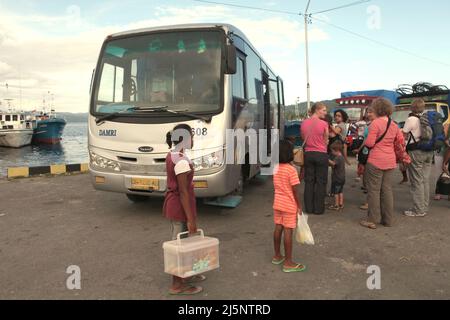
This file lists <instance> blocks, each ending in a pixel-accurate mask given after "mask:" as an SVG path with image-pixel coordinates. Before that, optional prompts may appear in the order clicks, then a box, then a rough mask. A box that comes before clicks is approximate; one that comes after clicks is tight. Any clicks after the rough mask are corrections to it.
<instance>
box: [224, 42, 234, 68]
mask: <svg viewBox="0 0 450 320" xmlns="http://www.w3.org/2000/svg"><path fill="white" fill-rule="evenodd" d="M225 73H226V74H235V73H236V47H235V46H233V45H232V44H229V45H227V57H226V68H225Z"/></svg>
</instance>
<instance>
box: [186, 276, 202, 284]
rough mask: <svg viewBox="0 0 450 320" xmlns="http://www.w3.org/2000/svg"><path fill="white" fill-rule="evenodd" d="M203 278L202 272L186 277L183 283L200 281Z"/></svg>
mask: <svg viewBox="0 0 450 320" xmlns="http://www.w3.org/2000/svg"><path fill="white" fill-rule="evenodd" d="M205 280H206V276H204V275H203V274H197V275H195V276H192V277H190V278H188V279H187V280H186V282H185V283H195V282H202V281H205Z"/></svg>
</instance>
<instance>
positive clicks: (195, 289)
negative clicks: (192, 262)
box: [169, 286, 203, 296]
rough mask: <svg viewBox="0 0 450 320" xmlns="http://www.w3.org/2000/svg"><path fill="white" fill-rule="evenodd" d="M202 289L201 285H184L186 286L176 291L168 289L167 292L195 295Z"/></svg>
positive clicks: (178, 294) (179, 294)
mask: <svg viewBox="0 0 450 320" xmlns="http://www.w3.org/2000/svg"><path fill="white" fill-rule="evenodd" d="M192 289H193V290H192ZM202 291H203V288H202V287H193V286H186V287H184V288H182V289H181V290H180V291H177V292H175V291H172V290H169V294H170V295H171V296H192V295H195V294H199V293H200V292H202Z"/></svg>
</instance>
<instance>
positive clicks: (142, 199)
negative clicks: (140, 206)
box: [127, 194, 148, 203]
mask: <svg viewBox="0 0 450 320" xmlns="http://www.w3.org/2000/svg"><path fill="white" fill-rule="evenodd" d="M127 198H128V200H130V201H131V202H134V203H139V202H145V201H147V200H148V197H146V196H140V195H137V194H127Z"/></svg>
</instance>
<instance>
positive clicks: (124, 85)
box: [92, 30, 223, 114]
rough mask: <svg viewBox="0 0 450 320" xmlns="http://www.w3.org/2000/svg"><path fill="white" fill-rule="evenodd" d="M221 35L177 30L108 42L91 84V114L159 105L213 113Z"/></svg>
mask: <svg viewBox="0 0 450 320" xmlns="http://www.w3.org/2000/svg"><path fill="white" fill-rule="evenodd" d="M222 41H223V38H222V37H221V33H220V32H219V31H213V30H211V31H177V32H165V33H157V34H149V35H141V36H132V37H128V38H121V39H118V40H112V41H109V42H108V43H107V44H106V45H105V47H104V51H103V53H102V57H101V62H100V65H99V74H98V76H97V81H96V83H95V84H94V106H93V108H92V109H93V111H95V112H96V113H106V114H108V113H117V112H120V113H133V112H137V111H136V110H139V107H145V108H152V107H155V108H158V107H161V106H164V107H166V108H169V109H170V110H173V111H180V112H190V113H192V112H194V113H195V112H216V111H218V110H219V109H220V101H221V96H220V95H221V92H222V91H221V90H220V84H221V61H222V59H221V55H222Z"/></svg>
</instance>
